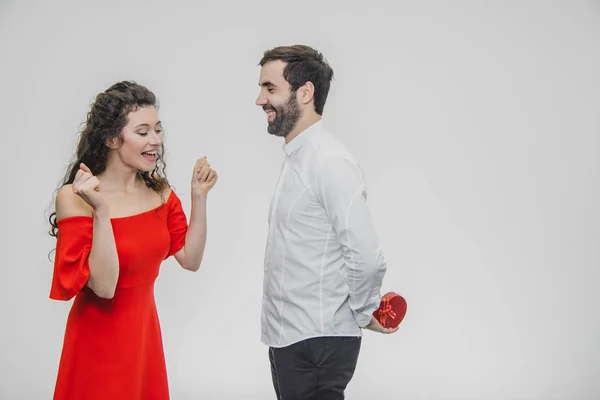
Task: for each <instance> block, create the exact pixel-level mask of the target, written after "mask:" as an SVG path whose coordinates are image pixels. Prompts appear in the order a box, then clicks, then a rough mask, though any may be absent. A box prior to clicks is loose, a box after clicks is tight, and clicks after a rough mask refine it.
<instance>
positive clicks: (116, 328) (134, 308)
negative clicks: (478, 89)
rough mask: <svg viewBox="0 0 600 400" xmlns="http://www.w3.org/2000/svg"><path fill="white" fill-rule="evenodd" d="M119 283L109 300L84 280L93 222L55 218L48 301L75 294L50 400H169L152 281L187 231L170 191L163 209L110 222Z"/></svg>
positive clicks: (182, 241) (180, 244) (78, 217)
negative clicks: (115, 249) (95, 292)
mask: <svg viewBox="0 0 600 400" xmlns="http://www.w3.org/2000/svg"><path fill="white" fill-rule="evenodd" d="M111 223H112V227H113V232H114V237H115V243H116V246H117V253H118V256H119V280H118V283H117V288H116V291H115V295H114V297H113V298H112V299H102V298H100V297H98V296H96V295H95V294H94V292H92V291H91V290H90V289H89V288H88V287H87V286H86V282H87V280H88V277H89V275H90V270H89V265H88V256H89V254H90V251H91V248H92V228H93V226H92V225H93V219H92V217H86V216H76V217H68V218H63V219H61V220H59V221H58V238H57V243H56V258H55V262H54V275H53V278H52V287H51V290H50V298H52V299H55V300H70V299H72V298H73V297H75V300H74V302H73V305H72V307H71V311H70V313H69V316H68V319H67V326H66V331H65V337H64V343H63V349H62V355H61V358H60V365H59V368H58V377H57V381H56V386H55V391H54V399H55V400H121V399H122V400H142V399H143V400H165V399H169V388H168V382H167V370H166V366H165V358H164V353H163V345H162V336H161V331H160V323H159V320H158V314H157V311H156V304H155V302H154V281H155V280H156V277H157V276H158V272H159V268H160V264H161V262H162V261H163V260H164V259H166V258H167V257H169V256H171V255H173V254H175V253H176V252H177V251H179V250H180V249H181V248H182V247H183V245H184V242H185V234H186V232H187V229H188V225H187V219H186V216H185V214H184V212H183V210H182V207H181V201H180V200H179V198H178V197H177V195H176V194H175V193H174V192H173V191H171V193H170V195H169V197H168V199H167V201H166V203H165V204H163V205H161V206H160V207H158V208H155V209H153V210H149V211H146V212H143V213H140V214H136V215H132V216H128V217H122V218H113V219H111Z"/></svg>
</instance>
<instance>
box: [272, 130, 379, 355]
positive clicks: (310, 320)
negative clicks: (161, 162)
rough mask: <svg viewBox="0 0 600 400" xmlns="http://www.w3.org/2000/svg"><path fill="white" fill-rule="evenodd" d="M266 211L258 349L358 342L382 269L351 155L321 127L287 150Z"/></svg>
mask: <svg viewBox="0 0 600 400" xmlns="http://www.w3.org/2000/svg"><path fill="white" fill-rule="evenodd" d="M284 152H285V160H284V162H283V168H282V170H281V175H280V177H279V181H278V183H277V188H276V190H275V194H274V196H273V199H272V201H271V207H270V211H269V235H268V238H267V246H266V251H265V265H264V282H263V292H264V293H263V301H262V318H261V325H262V335H261V341H262V343H264V344H266V345H268V346H271V347H285V346H288V345H290V344H293V343H296V342H298V341H300V340H304V339H309V338H312V337H319V336H361V329H360V328H361V327H365V326H366V325H367V324H368V323H369V322H370V320H371V316H372V313H373V311H375V310H376V309H377V307H379V302H380V299H381V297H380V296H381V293H380V290H381V283H382V280H383V277H384V275H385V272H386V263H385V260H384V257H383V254H382V251H381V248H380V246H379V244H378V241H377V237H376V235H375V229H374V228H373V224H372V222H371V216H370V213H369V209H368V206H367V189H366V183H365V180H364V177H363V174H362V171H361V169H360V166H359V165H358V163H357V162H356V161H355V159H354V157H353V156H352V155H351V154H350V152H349V151H348V150H347V149H346V147H345V146H344V145H343V144H342V143H341V142H340V141H338V140H337V139H336V138H335V137H334V136H333V135H332V134H330V133H329V132H327V131H326V130H325V128H324V127H323V123H322V122H321V121H318V122H317V123H315V124H313V125H312V126H310V127H309V128H308V129H306V130H305V131H303V132H302V133H300V134H299V135H298V136H296V137H295V138H294V139H293V140H291V141H290V142H289V143H288V144H286V145H284Z"/></svg>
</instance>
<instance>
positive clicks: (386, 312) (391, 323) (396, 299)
mask: <svg viewBox="0 0 600 400" xmlns="http://www.w3.org/2000/svg"><path fill="white" fill-rule="evenodd" d="M373 315H374V316H375V318H377V321H379V323H380V324H381V325H382V326H383V327H384V328H392V329H393V328H395V327H397V326H398V325H400V322H402V320H403V319H404V316H405V315H406V300H405V299H404V297H402V296H400V295H399V294H398V293H394V292H389V293H386V294H385V295H384V296H383V297H382V298H381V302H380V303H379V308H378V309H377V310H375V312H374V313H373Z"/></svg>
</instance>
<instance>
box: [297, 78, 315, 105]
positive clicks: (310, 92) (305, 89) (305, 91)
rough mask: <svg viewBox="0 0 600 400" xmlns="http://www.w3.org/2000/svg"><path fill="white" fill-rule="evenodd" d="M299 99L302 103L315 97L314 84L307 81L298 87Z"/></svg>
mask: <svg viewBox="0 0 600 400" xmlns="http://www.w3.org/2000/svg"><path fill="white" fill-rule="evenodd" d="M298 92H299V93H298V96H299V101H300V102H301V103H302V104H308V103H310V102H311V101H312V100H313V99H314V97H315V85H313V83H312V82H310V81H308V82H306V83H305V84H304V85H302V86H300V88H299V89H298Z"/></svg>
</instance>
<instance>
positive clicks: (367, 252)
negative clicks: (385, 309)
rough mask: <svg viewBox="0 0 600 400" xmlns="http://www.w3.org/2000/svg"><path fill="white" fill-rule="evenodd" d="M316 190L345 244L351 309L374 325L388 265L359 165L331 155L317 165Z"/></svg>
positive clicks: (360, 320)
mask: <svg viewBox="0 0 600 400" xmlns="http://www.w3.org/2000/svg"><path fill="white" fill-rule="evenodd" d="M317 168H318V169H317V171H318V172H317V177H316V179H315V182H316V184H315V191H316V194H317V197H318V198H319V200H320V201H321V202H322V205H323V207H324V208H325V211H326V213H327V215H328V216H329V220H330V222H331V224H332V226H333V229H334V230H335V232H336V235H337V238H338V240H339V242H340V244H341V245H342V248H343V253H344V260H345V263H346V267H347V280H348V288H349V291H350V301H349V304H350V308H351V309H352V312H353V314H354V319H355V320H356V322H357V324H358V326H360V327H361V328H365V327H367V326H369V325H371V324H372V319H373V312H374V311H375V310H376V309H377V308H378V307H379V303H380V301H381V283H382V281H383V277H384V275H385V272H386V269H387V266H386V263H385V260H384V257H383V252H382V250H381V247H380V246H379V243H378V241H377V235H376V233H375V228H374V226H373V223H372V220H371V214H370V211H369V208H368V205H367V189H366V183H365V180H364V177H363V175H362V171H361V170H360V167H359V166H358V165H357V164H356V163H355V162H354V161H353V160H350V159H347V158H344V157H342V156H330V157H327V158H326V159H324V160H322V161H321V162H320V163H319V165H318V166H317Z"/></svg>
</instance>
